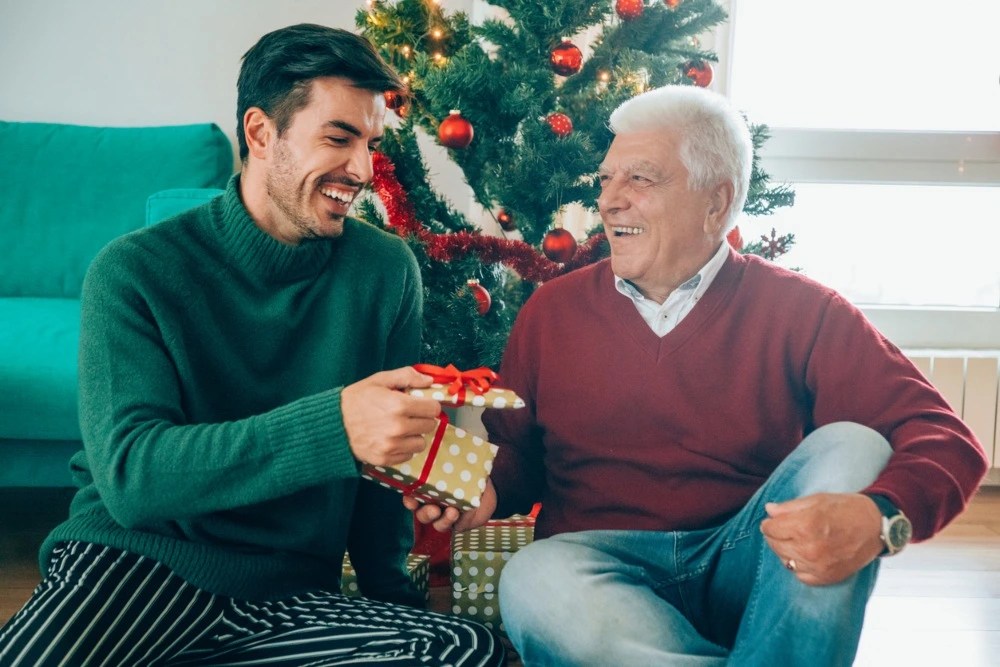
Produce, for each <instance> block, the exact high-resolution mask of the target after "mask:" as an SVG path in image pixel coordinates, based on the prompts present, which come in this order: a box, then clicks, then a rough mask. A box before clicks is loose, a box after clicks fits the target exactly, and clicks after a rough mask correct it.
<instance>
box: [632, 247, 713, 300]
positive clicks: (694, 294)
mask: <svg viewBox="0 0 1000 667" xmlns="http://www.w3.org/2000/svg"><path fill="white" fill-rule="evenodd" d="M727 257H729V244H728V243H727V242H725V241H723V242H722V243H721V244H720V245H719V249H718V250H716V251H715V254H714V255H712V257H711V258H709V260H708V261H707V262H705V265H704V266H702V267H701V269H699V270H698V273H696V274H694V275H693V276H691V277H690V278H688V279H687V280H685V281H684V282H683V283H681V284H680V285H679V286H678V287H677V290H675V291H678V292H687V291H691V294H690V297H691V298H694V299H700V298H701V295H702V294H704V293H705V292H707V291H708V288H709V287H710V286H711V285H712V281H713V280H715V276H717V275H718V274H719V269H721V268H722V265H723V264H725V263H726V258H727ZM615 289H616V290H618V291H619V292H621V293H622V294H624V295H625V296H627V297H628V298H629V299H631V300H632V301H633V302H637V301H642V300H646V297H644V296H643V295H642V292H640V291H639V290H638V288H637V287H636V286H635V285H633V284H632V283H630V282H629V281H627V280H625V279H624V278H622V277H620V276H617V275H616V276H615Z"/></svg>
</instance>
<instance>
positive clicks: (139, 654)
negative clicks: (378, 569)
mask: <svg viewBox="0 0 1000 667" xmlns="http://www.w3.org/2000/svg"><path fill="white" fill-rule="evenodd" d="M505 662H506V658H505V655H504V649H503V646H502V644H501V643H500V642H499V641H498V640H497V639H496V638H494V637H493V635H491V634H490V632H489V630H487V629H486V628H484V627H482V626H481V625H478V624H475V623H472V622H469V621H465V620H462V619H458V618H453V617H450V616H445V615H442V614H437V613H434V612H428V611H423V610H418V609H412V608H409V607H402V606H398V605H391V604H386V603H381V602H375V601H372V600H367V599H365V598H348V597H345V596H343V595H340V594H339V593H337V594H335V593H328V592H325V591H317V592H314V593H308V594H304V595H297V596H293V597H290V598H288V599H284V600H274V601H267V602H256V603H255V602H247V601H243V600H234V599H232V598H227V597H222V596H217V595H212V594H210V593H207V592H205V591H203V590H200V589H197V588H195V587H193V586H191V585H190V584H188V583H187V582H185V581H184V580H182V579H181V578H180V577H178V576H177V575H175V574H173V573H172V572H171V571H170V570H168V569H167V568H166V567H164V566H163V565H161V564H159V563H157V562H156V561H154V560H151V559H148V558H144V557H142V556H138V555H135V554H131V553H128V552H124V551H120V550H117V549H112V548H109V547H104V546H99V545H95V544H86V543H81V542H68V543H64V544H61V545H59V547H58V548H57V549H56V550H55V551H54V552H53V556H52V560H51V563H50V567H49V573H48V576H47V577H46V578H45V580H44V581H43V582H42V583H41V584H40V585H39V587H38V588H37V589H36V590H35V592H34V595H33V596H32V597H31V599H30V600H29V601H28V603H27V604H26V605H25V607H24V608H23V609H22V610H21V611H19V612H18V613H17V614H16V615H15V616H14V617H13V618H12V619H11V620H10V621H9V622H8V623H7V625H6V626H4V627H3V628H2V629H0V665H4V666H5V667H42V666H46V667H47V666H49V665H73V666H81V667H82V666H86V667H90V666H91V665H107V666H112V667H124V666H131V665H135V666H143V667H145V666H147V665H171V666H172V665H288V666H292V665H309V666H310V667H320V666H327V665H358V664H366V665H367V664H377V665H432V666H435V667H441V666H454V667H480V666H482V667H485V666H492V665H502V664H504V663H505Z"/></svg>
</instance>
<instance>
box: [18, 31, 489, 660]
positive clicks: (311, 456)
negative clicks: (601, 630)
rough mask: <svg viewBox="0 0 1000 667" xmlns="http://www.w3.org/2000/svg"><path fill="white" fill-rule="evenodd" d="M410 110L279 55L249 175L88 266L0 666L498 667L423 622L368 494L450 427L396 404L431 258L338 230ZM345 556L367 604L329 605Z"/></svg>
mask: <svg viewBox="0 0 1000 667" xmlns="http://www.w3.org/2000/svg"><path fill="white" fill-rule="evenodd" d="M402 87H403V86H402V83H401V81H400V80H399V78H398V77H397V76H396V74H395V73H394V72H393V71H392V70H391V69H390V68H389V67H388V66H387V65H386V64H385V63H384V62H383V61H382V59H381V58H379V56H378V54H377V52H376V51H375V50H374V48H372V46H371V45H370V44H369V43H368V42H366V41H365V40H363V39H361V38H360V37H357V36H356V35H353V34H351V33H349V32H346V31H343V30H335V29H331V28H325V27H321V26H317V25H297V26H290V27H288V28H283V29H281V30H276V31H274V32H271V33H268V34H267V35H265V36H264V37H262V38H261V39H260V41H259V42H258V43H257V44H256V45H254V46H253V47H252V48H251V49H250V50H249V51H248V52H247V53H246V55H245V56H244V58H243V66H242V68H241V70H240V75H239V81H238V84H237V90H238V102H237V106H238V109H237V118H238V120H239V126H238V130H237V138H238V140H239V144H240V156H241V158H242V160H243V170H242V173H241V174H239V175H237V176H234V177H233V179H232V180H231V181H230V183H229V187H228V188H227V189H226V191H225V193H224V194H222V195H221V196H220V197H218V198H216V199H214V200H213V201H211V202H210V203H208V204H206V205H204V206H202V207H199V208H197V209H195V210H193V211H190V212H188V213H185V214H182V215H180V216H178V217H175V218H173V219H171V220H167V221H165V222H162V223H160V224H158V225H156V226H154V227H150V228H147V229H143V230H141V231H138V232H135V233H133V234H129V235H127V236H125V237H123V238H120V239H118V240H116V241H113V242H112V243H111V244H110V245H109V246H108V247H107V248H105V249H104V250H103V251H102V252H101V253H100V255H99V256H98V257H97V258H96V259H95V260H94V263H93V265H92V266H91V267H90V270H89V272H88V274H87V279H86V281H85V284H84V288H83V296H82V312H83V323H82V329H81V343H80V416H81V426H82V431H83V441H84V450H85V451H84V452H83V453H81V454H80V455H78V456H76V457H75V458H74V459H73V470H74V473H75V477H76V481H77V483H78V485H79V487H80V490H79V492H78V493H77V495H76V498H75V499H74V500H73V504H72V508H71V510H70V517H69V519H68V520H67V521H66V522H64V523H63V524H62V525H60V526H58V527H57V528H56V529H55V530H54V531H53V532H52V533H51V535H50V536H49V538H48V539H47V540H46V542H45V544H44V545H43V547H42V553H41V562H42V565H43V570H44V572H45V579H44V581H43V582H42V584H41V586H39V588H38V589H37V590H36V591H35V593H34V595H33V597H32V599H31V600H30V601H29V602H28V604H27V605H26V606H25V607H24V608H23V609H22V610H21V611H20V612H18V613H17V614H16V615H15V616H14V617H13V618H12V619H11V621H10V622H9V623H8V625H7V626H5V627H4V628H3V629H2V630H0V664H3V665H7V666H15V665H16V666H25V667H27V666H30V667H38V666H40V665H57V664H58V665H165V664H170V665H175V664H188V665H195V664H196V665H221V664H226V665H237V664H245V665H250V664H255V665H305V664H309V665H317V666H318V665H347V664H350V665H357V664H360V663H366V662H373V663H375V662H377V663H378V664H380V665H400V666H402V665H418V664H419V665H426V664H430V665H446V664H450V665H463V666H470V667H471V666H473V665H474V666H476V667H482V666H486V665H499V664H502V663H503V662H504V650H503V647H502V646H500V645H499V644H498V642H497V641H495V640H494V638H493V637H492V635H491V634H490V633H489V631H488V630H487V629H486V628H484V627H482V626H479V625H476V624H474V623H471V622H466V621H463V620H460V619H456V618H452V617H447V616H443V615H439V614H432V613H429V612H426V611H422V610H420V609H417V608H414V606H422V604H423V596H421V595H420V594H419V593H418V592H417V590H416V589H415V587H414V586H412V584H411V583H410V581H409V579H408V577H407V575H406V572H405V570H404V560H405V557H406V554H407V551H408V550H409V548H410V546H411V545H412V541H413V520H412V516H411V514H410V513H409V512H407V511H406V510H405V509H404V508H403V507H401V506H400V504H399V499H398V496H396V495H395V493H394V492H392V491H386V490H383V489H380V488H379V487H377V486H375V485H374V484H372V483H368V482H363V481H361V479H360V477H359V472H358V470H359V467H360V463H362V462H368V463H381V464H391V463H398V462H400V461H405V460H406V459H408V458H410V456H412V455H413V453H414V452H416V451H419V450H420V449H422V448H423V447H424V441H423V437H422V435H421V434H422V433H424V432H426V431H429V430H431V429H432V428H433V426H434V417H435V416H436V415H437V414H438V412H439V410H440V406H439V405H438V403H437V402H436V401H433V400H430V399H418V398H414V397H411V396H409V395H407V394H405V393H404V392H401V391H397V390H398V389H399V388H402V387H407V386H428V385H429V384H430V378H429V377H427V376H423V375H421V374H420V373H417V372H416V371H415V370H413V369H412V368H409V367H408V364H412V363H413V362H414V361H416V360H417V355H418V352H419V348H420V322H421V307H422V304H421V287H420V274H419V272H418V269H417V264H416V260H415V259H414V257H413V255H412V254H411V253H410V251H409V250H408V249H407V247H406V245H405V244H404V243H403V242H402V241H401V240H400V239H399V238H398V237H395V236H392V235H389V234H386V233H384V232H381V231H379V230H377V229H375V228H374V227H372V226H370V225H366V224H364V223H361V222H358V221H357V220H354V219H352V218H350V217H348V210H349V208H350V206H351V204H352V202H353V201H354V198H355V197H356V196H357V195H358V193H359V192H360V190H361V189H362V188H363V187H364V185H365V184H366V183H367V181H368V180H369V179H371V177H372V158H371V153H372V151H373V150H374V149H375V147H377V146H378V144H379V141H380V139H381V138H382V131H383V118H384V115H385V100H384V97H383V92H384V91H387V90H397V91H398V90H401V89H402ZM345 549H346V550H349V551H350V554H351V557H352V561H353V563H354V565H355V569H356V570H357V574H358V582H359V584H360V587H361V591H362V592H363V593H364V594H365V596H366V597H365V598H347V597H345V596H343V595H341V594H340V572H341V566H342V562H343V557H344V552H345Z"/></svg>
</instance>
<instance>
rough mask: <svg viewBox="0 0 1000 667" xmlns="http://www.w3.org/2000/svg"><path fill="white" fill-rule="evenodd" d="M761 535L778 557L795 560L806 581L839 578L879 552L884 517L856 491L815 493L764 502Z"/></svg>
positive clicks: (824, 582) (819, 583)
mask: <svg viewBox="0 0 1000 667" xmlns="http://www.w3.org/2000/svg"><path fill="white" fill-rule="evenodd" d="M765 509H766V511H767V513H768V516H769V518H767V519H765V520H764V521H763V522H761V525H760V529H761V531H762V532H763V533H764V539H766V540H767V543H768V544H769V545H770V546H771V549H773V550H774V553H775V554H777V557H778V558H780V559H781V562H782V563H786V564H787V563H788V562H789V561H790V560H793V561H794V563H795V568H794V572H795V576H796V577H798V578H799V581H801V582H802V583H804V584H809V585H811V586H825V585H828V584H835V583H837V582H839V581H843V580H844V579H846V578H847V577H849V576H851V575H852V574H854V573H855V572H857V571H858V570H860V569H861V568H863V567H864V566H865V565H867V564H868V563H870V562H871V561H872V560H874V559H875V558H877V557H878V555H879V554H880V553H882V549H883V547H884V545H883V544H882V540H881V538H880V537H879V535H880V533H881V521H882V515H881V513H880V512H879V510H878V507H876V505H875V502H874V501H873V500H872V499H871V498H869V497H868V496H865V495H863V494H860V493H818V494H815V495H811V496H804V497H802V498H797V499H795V500H790V501H788V502H784V503H768V504H767V505H766V506H765Z"/></svg>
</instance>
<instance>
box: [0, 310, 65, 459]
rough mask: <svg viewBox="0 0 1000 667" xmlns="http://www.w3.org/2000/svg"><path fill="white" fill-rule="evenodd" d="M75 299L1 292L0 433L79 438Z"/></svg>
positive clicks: (0, 435)
mask: <svg viewBox="0 0 1000 667" xmlns="http://www.w3.org/2000/svg"><path fill="white" fill-rule="evenodd" d="M79 337H80V302H79V300H77V299H38V298H25V297H22V298H5V297H0V438H11V439H15V440H16V439H19V438H25V439H38V440H79V439H80V425H79V417H78V413H77V406H76V358H77V340H78V339H79Z"/></svg>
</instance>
